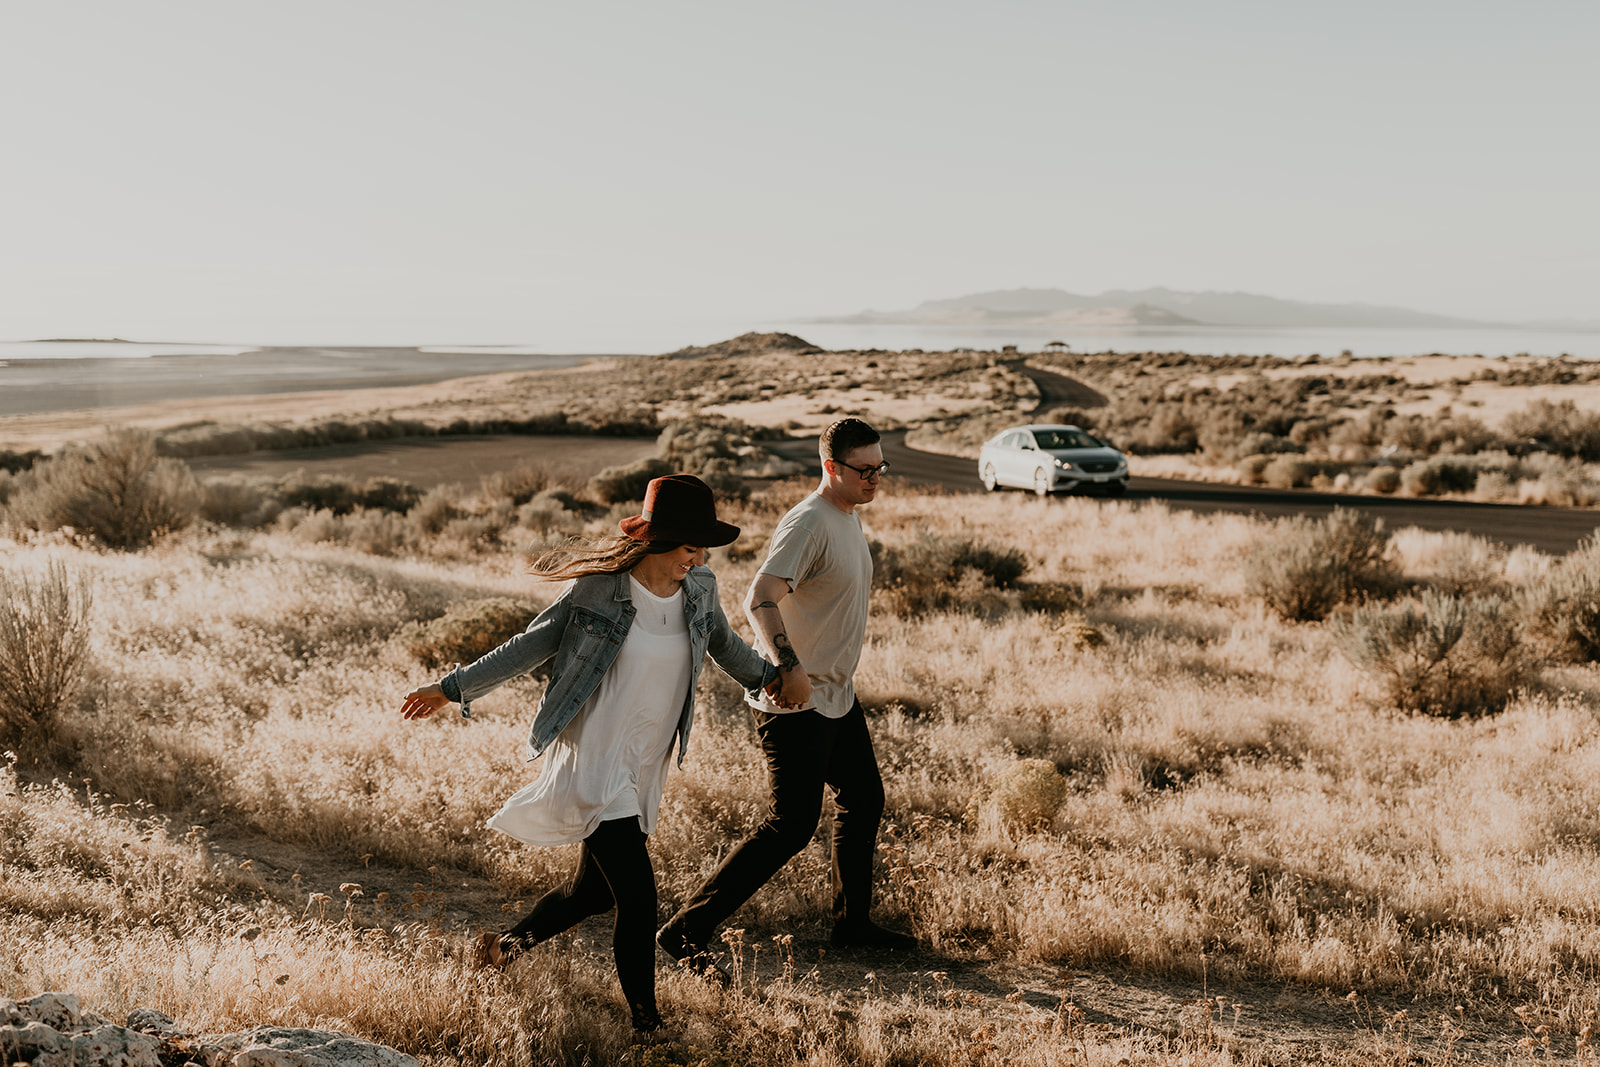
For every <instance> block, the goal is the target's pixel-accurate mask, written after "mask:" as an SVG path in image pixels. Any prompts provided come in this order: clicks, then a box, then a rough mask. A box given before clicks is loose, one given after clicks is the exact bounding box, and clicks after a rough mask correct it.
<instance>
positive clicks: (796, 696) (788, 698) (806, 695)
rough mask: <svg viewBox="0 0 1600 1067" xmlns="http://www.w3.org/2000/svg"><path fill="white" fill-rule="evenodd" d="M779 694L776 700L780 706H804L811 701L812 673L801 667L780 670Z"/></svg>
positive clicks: (796, 707)
mask: <svg viewBox="0 0 1600 1067" xmlns="http://www.w3.org/2000/svg"><path fill="white" fill-rule="evenodd" d="M778 683H779V688H778V695H777V696H776V697H774V698H773V699H774V702H775V703H776V704H777V705H778V706H779V707H780V708H795V709H798V708H803V707H805V706H806V705H807V704H810V703H811V675H809V674H807V673H806V672H805V671H803V670H801V669H800V668H799V667H796V668H794V669H793V670H787V671H783V670H780V671H779V672H778Z"/></svg>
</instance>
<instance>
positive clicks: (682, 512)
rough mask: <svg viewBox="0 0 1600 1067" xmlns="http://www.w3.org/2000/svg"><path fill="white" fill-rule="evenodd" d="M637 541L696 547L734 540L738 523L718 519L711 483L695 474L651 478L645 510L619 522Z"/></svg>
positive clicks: (711, 545)
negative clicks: (732, 523) (674, 542)
mask: <svg viewBox="0 0 1600 1067" xmlns="http://www.w3.org/2000/svg"><path fill="white" fill-rule="evenodd" d="M618 525H619V526H620V527H621V528H622V532H623V533H624V534H626V535H627V536H629V537H631V538H633V539H634V540H635V541H677V542H678V543H680V544H685V545H694V546H695V547H697V548H716V547H717V546H719V545H727V544H732V543H733V540H734V538H736V537H738V536H739V527H737V526H733V525H730V524H729V523H726V522H720V521H718V519H717V502H716V499H715V498H714V497H713V496H712V493H711V487H710V486H709V485H707V484H706V483H705V482H702V481H701V480H700V479H699V478H696V477H695V476H694V475H692V474H669V475H667V476H666V477H664V478H652V479H651V480H650V484H649V485H648V486H647V487H646V488H645V491H644V511H643V512H642V513H640V514H638V515H632V516H629V517H628V518H626V519H623V520H622V522H620V523H619V524H618Z"/></svg>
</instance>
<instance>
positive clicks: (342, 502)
mask: <svg viewBox="0 0 1600 1067" xmlns="http://www.w3.org/2000/svg"><path fill="white" fill-rule="evenodd" d="M278 495H279V496H280V497H281V498H282V500H283V503H284V506H285V507H291V508H305V509H306V510H307V511H328V512H332V513H333V514H335V515H345V514H348V513H349V512H351V511H353V510H354V509H355V506H356V487H355V485H354V484H353V483H352V482H351V481H350V480H349V479H347V478H335V477H330V476H328V475H323V476H321V477H317V478H312V479H309V480H306V479H302V478H300V477H298V476H295V475H291V476H289V477H287V478H285V479H283V480H282V481H281V482H279V483H278Z"/></svg>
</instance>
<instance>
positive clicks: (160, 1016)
mask: <svg viewBox="0 0 1600 1067" xmlns="http://www.w3.org/2000/svg"><path fill="white" fill-rule="evenodd" d="M124 1025H126V1026H127V1028H128V1029H129V1030H137V1031H139V1032H140V1033H141V1034H154V1035H155V1036H156V1037H161V1038H167V1039H169V1040H170V1039H171V1038H174V1037H188V1036H190V1035H189V1031H187V1030H185V1029H183V1028H182V1027H181V1026H179V1025H178V1024H177V1023H175V1022H173V1021H172V1016H170V1015H168V1014H167V1013H166V1012H164V1011H156V1010H155V1009H154V1008H135V1009H133V1011H131V1012H129V1013H128V1021H127V1023H125V1024H124Z"/></svg>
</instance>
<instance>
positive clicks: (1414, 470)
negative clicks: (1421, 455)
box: [1400, 456, 1479, 496]
mask: <svg viewBox="0 0 1600 1067" xmlns="http://www.w3.org/2000/svg"><path fill="white" fill-rule="evenodd" d="M1478 469H1479V465H1478V464H1476V463H1473V462H1472V461H1471V460H1468V459H1463V458H1459V457H1455V456H1434V457H1432V458H1430V459H1423V460H1418V461H1417V462H1415V463H1412V464H1408V465H1407V466H1406V468H1405V469H1404V470H1402V471H1401V472H1400V485H1401V487H1402V488H1403V489H1405V491H1406V492H1408V493H1410V494H1411V495H1412V496H1435V495H1437V494H1439V493H1470V492H1471V491H1472V490H1473V488H1474V487H1475V486H1476V485H1477V482H1478Z"/></svg>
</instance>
